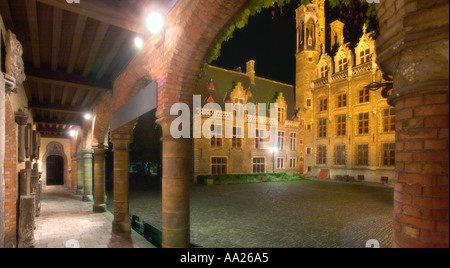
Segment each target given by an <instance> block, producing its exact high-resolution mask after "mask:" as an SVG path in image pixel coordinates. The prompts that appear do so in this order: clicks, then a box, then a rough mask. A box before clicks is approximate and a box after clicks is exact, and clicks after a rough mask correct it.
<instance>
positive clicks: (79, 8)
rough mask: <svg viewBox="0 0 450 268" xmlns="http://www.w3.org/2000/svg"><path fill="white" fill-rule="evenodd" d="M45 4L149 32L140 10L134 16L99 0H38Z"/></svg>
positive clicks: (128, 28)
mask: <svg viewBox="0 0 450 268" xmlns="http://www.w3.org/2000/svg"><path fill="white" fill-rule="evenodd" d="M37 1H38V2H41V3H43V4H46V5H49V6H53V7H57V8H60V9H63V10H66V11H69V12H72V13H75V14H78V15H82V16H86V17H89V18H91V19H94V20H97V21H101V22H104V23H107V24H110V25H114V26H117V27H119V28H122V29H125V30H128V31H131V32H135V33H139V34H143V35H146V34H148V32H147V31H146V30H145V27H144V26H143V22H141V18H140V10H139V11H136V12H139V15H138V16H135V18H132V17H130V16H125V15H124V14H125V12H123V11H121V10H116V9H113V8H112V5H107V4H105V3H102V2H99V1H80V3H77V4H68V3H67V1H66V0H37Z"/></svg>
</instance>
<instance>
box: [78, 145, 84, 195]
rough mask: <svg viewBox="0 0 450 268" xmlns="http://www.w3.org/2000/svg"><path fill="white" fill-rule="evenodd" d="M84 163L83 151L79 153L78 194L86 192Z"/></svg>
mask: <svg viewBox="0 0 450 268" xmlns="http://www.w3.org/2000/svg"><path fill="white" fill-rule="evenodd" d="M83 170H84V163H83V153H81V152H78V153H77V195H83V193H84V190H83V188H84V174H83V173H84V172H83Z"/></svg>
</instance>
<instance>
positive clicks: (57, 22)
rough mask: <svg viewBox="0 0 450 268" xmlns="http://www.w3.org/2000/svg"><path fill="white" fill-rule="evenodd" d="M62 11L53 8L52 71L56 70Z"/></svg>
mask: <svg viewBox="0 0 450 268" xmlns="http://www.w3.org/2000/svg"><path fill="white" fill-rule="evenodd" d="M62 16H63V11H62V9H59V8H56V7H54V8H53V36H52V71H53V72H56V71H57V70H58V59H59V46H60V43H61V32H62Z"/></svg>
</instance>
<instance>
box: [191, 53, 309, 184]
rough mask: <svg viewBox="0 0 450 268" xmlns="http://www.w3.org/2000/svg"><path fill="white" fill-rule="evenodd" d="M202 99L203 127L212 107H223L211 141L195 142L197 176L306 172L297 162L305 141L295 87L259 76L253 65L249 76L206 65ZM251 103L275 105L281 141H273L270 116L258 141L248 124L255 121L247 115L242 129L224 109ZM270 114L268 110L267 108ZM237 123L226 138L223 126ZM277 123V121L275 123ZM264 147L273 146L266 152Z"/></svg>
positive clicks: (258, 133)
mask: <svg viewBox="0 0 450 268" xmlns="http://www.w3.org/2000/svg"><path fill="white" fill-rule="evenodd" d="M199 93H201V95H202V107H203V108H202V109H201V110H198V111H196V112H197V113H201V115H202V117H201V118H202V119H201V121H202V126H203V124H204V123H205V121H206V120H208V119H209V118H211V115H212V113H211V110H210V109H208V104H210V103H215V104H218V105H220V107H221V109H222V110H223V111H222V112H221V113H220V116H219V121H218V122H221V124H215V125H214V129H212V130H213V136H212V138H211V139H209V138H206V137H204V136H202V138H201V139H194V173H195V177H197V176H198V175H222V174H250V173H279V172H284V173H288V174H294V173H299V172H302V166H303V164H302V161H301V159H300V158H299V148H300V146H301V138H300V136H299V127H300V126H299V123H300V122H299V120H298V117H297V112H296V107H295V94H294V93H295V92H294V87H293V86H292V85H287V84H283V83H280V82H276V81H272V80H268V79H264V78H260V77H257V76H255V62H254V61H249V62H248V63H247V70H246V73H243V72H242V71H240V70H237V71H231V70H225V69H221V68H217V67H214V66H208V67H207V68H206V70H205V74H204V76H203V78H202V79H201V81H200V82H199ZM227 103H230V104H233V105H234V104H239V103H240V104H243V105H246V104H247V103H253V104H255V105H256V106H257V105H258V104H261V103H264V104H266V105H268V104H269V103H277V104H278V111H277V120H278V131H277V137H276V138H275V139H272V141H273V142H272V143H273V144H271V142H269V138H264V137H265V136H266V137H267V136H268V135H267V134H268V132H269V129H270V124H271V122H270V117H269V116H265V117H264V118H263V120H262V122H266V124H265V126H263V127H262V128H261V127H260V126H258V128H257V129H256V133H255V135H254V137H256V138H254V137H250V135H249V132H248V128H249V123H251V122H252V120H253V121H254V120H255V119H256V118H255V117H252V116H251V115H249V114H248V113H246V114H245V119H244V124H243V127H242V126H239V124H237V122H236V119H235V118H236V116H235V115H233V114H231V113H227V112H226V111H225V105H226V104H227ZM267 110H269V106H267ZM227 120H234V121H233V137H232V138H231V139H229V138H225V123H226V121H227ZM272 123H273V122H272ZM263 142H266V143H267V144H269V146H267V145H266V146H265V148H264V147H263Z"/></svg>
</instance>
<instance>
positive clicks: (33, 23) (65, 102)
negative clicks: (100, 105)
mask: <svg viewBox="0 0 450 268" xmlns="http://www.w3.org/2000/svg"><path fill="white" fill-rule="evenodd" d="M68 2H71V1H66V0H0V13H1V15H2V18H3V21H4V23H5V26H6V29H10V30H11V31H12V32H13V33H15V34H16V35H17V39H18V40H19V41H20V42H21V43H22V46H23V51H24V53H23V59H24V62H25V74H26V76H27V79H26V81H25V83H24V88H25V92H26V95H27V97H28V101H29V108H30V109H31V111H32V113H33V118H34V121H35V123H36V124H37V129H38V131H39V132H40V133H41V135H42V136H51V137H55V136H56V137H63V136H66V135H67V132H68V130H69V128H70V127H71V126H76V125H81V124H82V120H83V115H84V114H85V113H86V112H89V111H91V110H92V108H93V105H94V104H95V102H96V100H97V98H98V97H99V96H100V95H101V94H102V93H103V92H105V91H107V90H112V84H113V81H114V79H115V78H116V77H117V76H118V75H119V74H120V72H121V71H122V70H123V69H124V68H125V67H126V65H127V64H128V63H129V62H130V60H131V59H132V58H133V57H134V55H135V54H136V52H137V51H136V49H135V46H134V43H133V42H134V38H135V37H136V36H137V35H140V36H145V35H148V34H149V33H148V31H147V30H146V29H145V15H146V14H147V13H148V12H149V11H150V10H153V9H158V10H159V11H161V12H163V13H167V12H168V11H169V10H170V9H171V8H172V7H173V6H174V5H175V3H176V2H177V0H80V3H72V4H70V3H68ZM72 2H75V1H72Z"/></svg>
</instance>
